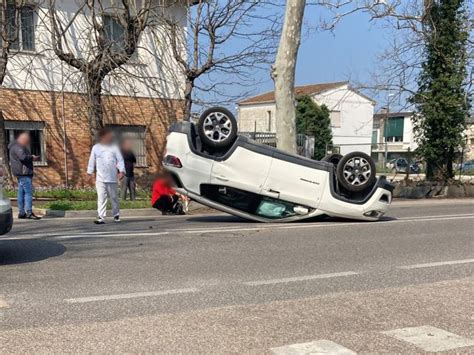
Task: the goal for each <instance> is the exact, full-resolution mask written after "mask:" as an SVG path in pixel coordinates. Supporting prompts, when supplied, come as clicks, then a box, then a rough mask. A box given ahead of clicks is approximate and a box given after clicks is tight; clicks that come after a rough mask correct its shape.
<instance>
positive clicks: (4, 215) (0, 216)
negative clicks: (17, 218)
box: [0, 209, 13, 235]
mask: <svg viewBox="0 0 474 355" xmlns="http://www.w3.org/2000/svg"><path fill="white" fill-rule="evenodd" d="M12 225H13V211H12V210H11V209H9V210H7V211H5V212H0V235H4V234H7V233H8V232H10V230H11V229H12Z"/></svg>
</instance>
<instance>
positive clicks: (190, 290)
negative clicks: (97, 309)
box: [64, 288, 199, 303]
mask: <svg viewBox="0 0 474 355" xmlns="http://www.w3.org/2000/svg"><path fill="white" fill-rule="evenodd" d="M193 292H199V289H197V288H182V289H176V290H161V291H150V292H135V293H122V294H116V295H103V296H90V297H79V298H68V299H65V300H64V302H66V303H88V302H99V301H113V300H123V299H131V298H142V297H158V296H167V295H177V294H181V293H193Z"/></svg>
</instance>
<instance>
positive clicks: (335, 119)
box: [329, 111, 341, 128]
mask: <svg viewBox="0 0 474 355" xmlns="http://www.w3.org/2000/svg"><path fill="white" fill-rule="evenodd" d="M329 117H330V118H331V127H336V128H339V127H341V111H331V112H330V113H329Z"/></svg>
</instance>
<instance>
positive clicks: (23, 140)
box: [16, 132, 30, 146]
mask: <svg viewBox="0 0 474 355" xmlns="http://www.w3.org/2000/svg"><path fill="white" fill-rule="evenodd" d="M16 141H17V142H18V143H19V144H21V145H24V146H29V145H30V134H29V133H27V132H25V133H22V134H20V135H19V136H18V138H17V140H16Z"/></svg>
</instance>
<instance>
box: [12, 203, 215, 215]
mask: <svg viewBox="0 0 474 355" xmlns="http://www.w3.org/2000/svg"><path fill="white" fill-rule="evenodd" d="M215 212H216V210H214V209H211V208H209V207H206V206H203V205H201V204H199V203H196V202H191V204H190V205H189V208H188V215H193V214H206V213H215ZM13 213H14V214H15V215H16V214H18V208H16V207H13ZM33 213H35V214H37V215H42V216H43V217H47V218H82V217H84V218H95V217H97V211H95V210H86V211H60V210H50V209H45V208H35V207H33ZM111 213H112V211H111V210H107V215H111ZM120 214H121V215H123V216H126V217H150V216H155V215H156V216H159V215H160V212H159V211H157V210H156V209H154V208H136V209H121V210H120Z"/></svg>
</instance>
